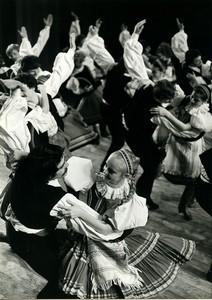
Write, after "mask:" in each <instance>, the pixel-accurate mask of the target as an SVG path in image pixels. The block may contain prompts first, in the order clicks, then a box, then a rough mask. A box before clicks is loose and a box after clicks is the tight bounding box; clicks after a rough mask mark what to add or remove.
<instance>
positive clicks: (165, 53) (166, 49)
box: [156, 42, 173, 62]
mask: <svg viewBox="0 0 212 300" xmlns="http://www.w3.org/2000/svg"><path fill="white" fill-rule="evenodd" d="M156 55H157V56H158V57H159V58H160V59H161V60H164V61H167V62H169V61H170V60H171V58H172V56H173V52H172V48H171V46H170V44H168V43H165V42H163V43H160V44H159V46H158V47H157V49H156Z"/></svg>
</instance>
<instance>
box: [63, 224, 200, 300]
mask: <svg viewBox="0 0 212 300" xmlns="http://www.w3.org/2000/svg"><path fill="white" fill-rule="evenodd" d="M77 237H78V239H75V241H74V242H71V241H69V242H67V243H66V244H65V245H64V247H63V250H62V252H61V270H60V279H59V286H60V289H61V290H62V291H63V292H64V293H65V294H66V295H70V296H75V298H84V299H95V298H108V299H115V298H117V299H121V298H131V299H133V298H150V297H152V296H155V295H156V294H158V293H160V292H162V291H163V290H164V289H166V288H167V287H168V286H169V285H170V284H171V283H172V282H173V281H174V279H175V278H176V276H177V272H178V269H179V267H180V266H181V265H183V264H184V263H185V262H187V261H189V260H190V259H191V258H192V255H193V254H194V251H195V243H194V242H193V241H190V240H186V239H184V238H179V237H175V236H170V235H167V234H159V233H151V232H147V231H143V229H141V230H136V231H135V233H132V234H131V235H130V236H128V237H127V238H126V239H125V242H126V244H127V247H128V251H127V253H126V255H127V256H128V263H129V265H130V266H133V267H136V268H137V269H138V270H139V275H140V277H141V279H142V280H143V285H142V286H139V287H136V286H134V285H124V284H123V283H122V282H120V281H114V282H112V284H111V285H110V286H108V288H107V289H104V290H103V289H100V288H99V289H97V290H96V289H93V286H92V277H93V276H94V274H93V271H92V267H91V264H90V262H89V255H88V251H87V250H88V248H87V238H86V237H82V236H81V235H77ZM104 243H105V242H104ZM108 243H109V242H108ZM111 255H112V254H111Z"/></svg>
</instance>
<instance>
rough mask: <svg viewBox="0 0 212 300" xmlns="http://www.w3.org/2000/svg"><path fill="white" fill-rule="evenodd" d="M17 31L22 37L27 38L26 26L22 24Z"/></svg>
mask: <svg viewBox="0 0 212 300" xmlns="http://www.w3.org/2000/svg"><path fill="white" fill-rule="evenodd" d="M18 33H19V34H20V36H21V37H22V38H28V35H27V30H26V27H24V26H22V27H21V30H18Z"/></svg>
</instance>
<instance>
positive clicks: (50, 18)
mask: <svg viewBox="0 0 212 300" xmlns="http://www.w3.org/2000/svg"><path fill="white" fill-rule="evenodd" d="M43 22H44V24H45V25H46V26H50V27H51V26H52V23H53V15H52V14H49V15H48V16H47V18H46V19H45V18H44V19H43Z"/></svg>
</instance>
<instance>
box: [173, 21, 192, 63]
mask: <svg viewBox="0 0 212 300" xmlns="http://www.w3.org/2000/svg"><path fill="white" fill-rule="evenodd" d="M176 22H177V27H178V28H179V32H177V33H176V34H175V35H174V36H173V37H172V39H171V48H172V51H173V53H174V55H175V56H176V57H177V58H178V60H179V61H180V63H183V62H184V60H185V53H186V51H188V49H189V48H188V43H187V39H188V35H187V34H186V33H185V31H184V24H183V23H180V21H179V19H178V18H176Z"/></svg>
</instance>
